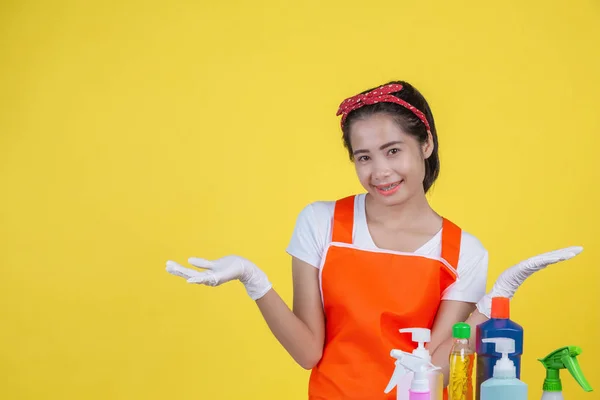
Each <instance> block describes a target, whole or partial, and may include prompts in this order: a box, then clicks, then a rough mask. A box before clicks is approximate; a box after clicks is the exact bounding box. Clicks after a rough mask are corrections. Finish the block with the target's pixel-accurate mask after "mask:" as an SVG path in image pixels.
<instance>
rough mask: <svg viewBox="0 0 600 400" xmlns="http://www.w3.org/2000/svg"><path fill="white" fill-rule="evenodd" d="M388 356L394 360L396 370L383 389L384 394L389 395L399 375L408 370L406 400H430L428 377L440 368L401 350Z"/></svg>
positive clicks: (393, 351) (394, 351)
mask: <svg viewBox="0 0 600 400" xmlns="http://www.w3.org/2000/svg"><path fill="white" fill-rule="evenodd" d="M390 354H391V356H392V357H394V358H395V359H396V369H395V370H394V374H393V375H392V378H391V379H390V383H389V384H388V386H387V388H386V389H385V393H389V392H390V391H391V390H392V389H393V388H394V386H396V385H397V382H398V378H400V374H404V373H405V371H406V370H409V371H410V372H411V373H412V375H411V376H412V379H411V381H410V386H409V388H408V390H407V393H408V400H431V399H432V392H431V388H430V385H429V376H430V374H431V373H432V372H436V371H439V370H440V367H436V366H435V365H433V364H432V363H431V362H430V361H427V360H425V359H423V358H421V357H418V356H415V355H412V354H409V353H406V352H404V351H402V350H392V351H391V353H390ZM404 376H406V375H404Z"/></svg>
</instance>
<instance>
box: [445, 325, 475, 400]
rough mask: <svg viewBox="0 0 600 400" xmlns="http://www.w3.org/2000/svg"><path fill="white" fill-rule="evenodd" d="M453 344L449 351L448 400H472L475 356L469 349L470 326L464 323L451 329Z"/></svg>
mask: <svg viewBox="0 0 600 400" xmlns="http://www.w3.org/2000/svg"><path fill="white" fill-rule="evenodd" d="M452 337H453V340H454V343H453V345H452V349H451V350H450V376H449V383H448V400H473V381H472V378H471V376H472V374H473V363H474V362H475V354H474V353H473V350H471V349H470V348H469V338H470V337H471V326H470V325H469V324H466V323H464V322H459V323H457V324H454V326H453V327H452Z"/></svg>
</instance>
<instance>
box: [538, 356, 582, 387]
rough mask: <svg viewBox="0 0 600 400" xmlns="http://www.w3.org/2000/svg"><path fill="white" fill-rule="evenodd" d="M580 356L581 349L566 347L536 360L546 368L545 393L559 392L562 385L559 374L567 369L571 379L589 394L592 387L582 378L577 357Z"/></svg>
mask: <svg viewBox="0 0 600 400" xmlns="http://www.w3.org/2000/svg"><path fill="white" fill-rule="evenodd" d="M580 354H581V347H578V346H566V347H561V348H560V349H558V350H554V351H553V352H552V353H550V354H548V355H547V356H546V357H544V358H538V361H540V362H541V363H542V364H543V365H544V367H545V368H546V379H544V388H543V390H544V391H545V392H560V391H562V384H561V382H560V376H559V372H560V370H561V369H567V370H568V371H569V372H570V373H571V375H572V376H573V378H575V380H576V381H577V383H579V385H580V386H581V387H582V388H583V390H585V391H586V392H591V391H592V387H591V386H590V384H589V383H588V381H587V380H586V379H585V377H584V376H583V372H581V368H580V367H579V363H578V362H577V356H578V355H580Z"/></svg>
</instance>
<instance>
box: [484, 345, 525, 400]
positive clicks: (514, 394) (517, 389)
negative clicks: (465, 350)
mask: <svg viewBox="0 0 600 400" xmlns="http://www.w3.org/2000/svg"><path fill="white" fill-rule="evenodd" d="M483 342H484V343H494V344H495V345H496V351H497V352H498V353H502V358H500V359H499V360H498V361H497V362H496V364H495V365H494V373H493V376H492V377H491V378H490V379H488V380H486V381H485V382H483V383H482V384H481V389H480V393H481V400H506V399H510V400H527V384H526V383H525V382H522V381H520V380H519V379H518V378H517V368H516V367H515V363H514V362H513V361H512V360H511V359H510V358H508V355H509V354H511V353H514V351H515V340H514V339H511V338H502V337H499V338H489V339H483Z"/></svg>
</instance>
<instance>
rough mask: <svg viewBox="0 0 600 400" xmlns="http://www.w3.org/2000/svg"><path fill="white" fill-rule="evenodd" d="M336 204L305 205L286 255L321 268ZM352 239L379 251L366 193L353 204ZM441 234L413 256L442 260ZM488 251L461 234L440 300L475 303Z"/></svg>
mask: <svg viewBox="0 0 600 400" xmlns="http://www.w3.org/2000/svg"><path fill="white" fill-rule="evenodd" d="M334 208H335V201H316V202H313V203H310V204H308V205H307V206H306V207H304V209H303V210H302V211H301V212H300V214H299V215H298V218H297V221H296V227H295V228H294V232H293V234H292V238H291V240H290V243H289V245H288V247H287V249H286V252H287V253H288V254H289V255H291V256H294V257H296V258H299V259H300V260H302V261H304V262H306V263H308V264H310V265H312V266H313V267H315V268H320V266H321V263H322V257H323V255H324V254H325V250H326V249H327V245H328V244H329V242H331V230H332V221H333V211H334ZM352 240H353V243H354V245H355V246H357V247H360V248H362V249H374V250H376V249H378V247H377V246H376V245H375V243H374V242H373V239H372V238H371V235H370V233H369V229H368V226H367V218H366V214H365V193H361V194H358V195H357V196H356V198H355V201H354V224H353V231H352ZM441 252H442V232H441V230H440V231H439V232H438V233H437V234H436V235H435V236H434V237H432V238H431V239H430V240H429V241H428V242H427V243H425V244H424V245H423V246H421V248H419V249H418V250H417V251H415V252H414V254H418V255H424V256H432V257H441ZM487 269H488V252H487V250H486V249H485V248H484V247H483V245H482V244H481V242H480V241H479V240H478V239H477V238H476V237H475V236H473V235H471V234H469V233H467V232H465V231H462V236H461V243H460V253H459V258H458V268H457V270H458V271H457V272H458V278H459V280H458V282H456V284H454V285H453V286H452V287H451V288H449V290H447V291H446V293H445V294H444V297H443V300H457V301H464V302H470V303H476V302H478V301H479V300H480V299H481V298H482V297H483V296H484V295H485V290H486V281H487Z"/></svg>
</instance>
